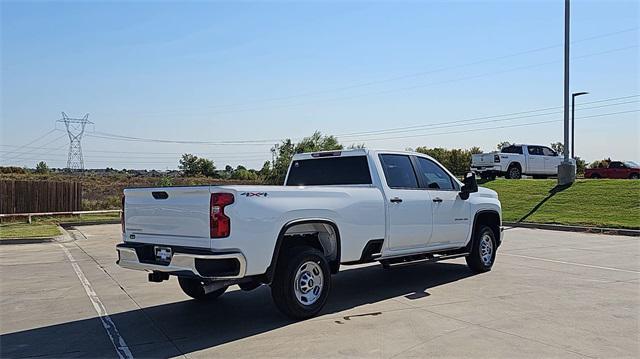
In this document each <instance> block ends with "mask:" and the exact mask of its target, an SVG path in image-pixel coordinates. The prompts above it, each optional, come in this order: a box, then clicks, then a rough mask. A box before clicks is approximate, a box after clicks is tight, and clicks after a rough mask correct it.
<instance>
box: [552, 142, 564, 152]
mask: <svg viewBox="0 0 640 359" xmlns="http://www.w3.org/2000/svg"><path fill="white" fill-rule="evenodd" d="M551 149H552V150H554V151H556V152H557V153H558V154H563V153H564V145H563V144H562V142H553V143H552V144H551Z"/></svg>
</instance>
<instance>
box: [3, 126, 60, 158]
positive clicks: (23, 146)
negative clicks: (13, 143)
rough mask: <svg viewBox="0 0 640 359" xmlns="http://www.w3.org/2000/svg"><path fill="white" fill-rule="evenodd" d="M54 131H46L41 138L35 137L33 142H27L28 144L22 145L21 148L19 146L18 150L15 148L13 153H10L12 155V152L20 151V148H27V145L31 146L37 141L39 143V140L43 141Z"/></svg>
mask: <svg viewBox="0 0 640 359" xmlns="http://www.w3.org/2000/svg"><path fill="white" fill-rule="evenodd" d="M54 131H56V129H55V128H52V129H51V130H49V131H47V132H46V133H45V134H43V135H42V136H39V137H37V138H36V139H35V140H33V141H31V142H28V143H26V144H24V145H22V146H19V147H18V148H16V149H15V150H13V151H11V152H12V153H13V152H17V151H19V150H20V149H22V148H25V147H27V146H29V145H31V144H33V143H36V142H37V141H39V140H41V139H43V138H45V137H47V136H48V135H49V134H50V133H52V132H54Z"/></svg>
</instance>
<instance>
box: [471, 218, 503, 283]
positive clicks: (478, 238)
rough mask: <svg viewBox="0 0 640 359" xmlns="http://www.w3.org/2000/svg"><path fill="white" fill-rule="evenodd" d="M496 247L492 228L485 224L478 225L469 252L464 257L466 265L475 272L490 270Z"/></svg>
mask: <svg viewBox="0 0 640 359" xmlns="http://www.w3.org/2000/svg"><path fill="white" fill-rule="evenodd" d="M497 249H498V248H497V241H496V236H495V233H494V232H493V230H492V229H491V228H490V227H487V226H480V228H478V231H477V232H476V234H475V238H474V239H473V246H472V248H471V253H469V255H467V256H466V257H465V259H466V260H467V265H468V266H469V268H471V270H472V271H474V272H476V273H483V272H488V271H490V270H491V267H493V262H494V261H495V259H496V250H497Z"/></svg>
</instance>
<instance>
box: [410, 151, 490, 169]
mask: <svg viewBox="0 0 640 359" xmlns="http://www.w3.org/2000/svg"><path fill="white" fill-rule="evenodd" d="M415 151H416V152H419V153H424V154H426V155H429V156H431V157H433V158H434V159H435V160H436V161H438V162H440V163H441V164H442V165H443V166H444V167H446V168H447V169H448V170H449V171H451V172H452V173H453V174H455V175H457V176H462V175H464V174H466V173H467V172H468V171H469V167H470V166H471V155H472V154H475V153H481V152H482V151H481V150H480V148H478V147H472V148H471V149H469V150H464V149H460V148H453V149H446V148H439V147H438V148H428V147H425V146H422V147H418V148H416V149H415Z"/></svg>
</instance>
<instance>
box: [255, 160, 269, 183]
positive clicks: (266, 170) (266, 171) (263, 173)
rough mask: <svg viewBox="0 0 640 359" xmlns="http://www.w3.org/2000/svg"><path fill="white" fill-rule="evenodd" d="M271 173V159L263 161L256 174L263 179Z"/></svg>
mask: <svg viewBox="0 0 640 359" xmlns="http://www.w3.org/2000/svg"><path fill="white" fill-rule="evenodd" d="M269 174H271V161H264V164H263V165H262V168H261V169H260V171H258V176H260V178H262V179H263V180H266V179H267V178H268V177H269Z"/></svg>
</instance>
